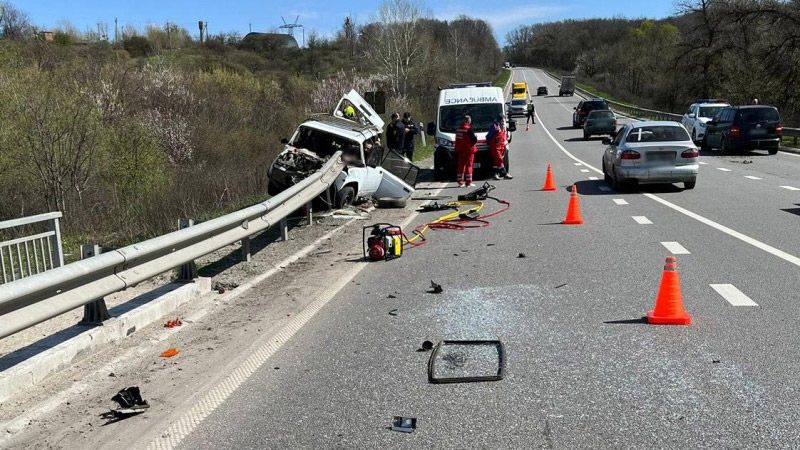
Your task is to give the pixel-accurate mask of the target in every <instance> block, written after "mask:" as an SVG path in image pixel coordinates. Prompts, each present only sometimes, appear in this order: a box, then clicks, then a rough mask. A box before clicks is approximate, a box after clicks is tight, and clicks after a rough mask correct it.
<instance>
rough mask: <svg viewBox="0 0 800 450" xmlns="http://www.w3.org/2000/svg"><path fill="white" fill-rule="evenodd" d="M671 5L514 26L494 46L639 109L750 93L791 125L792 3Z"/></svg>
mask: <svg viewBox="0 0 800 450" xmlns="http://www.w3.org/2000/svg"><path fill="white" fill-rule="evenodd" d="M678 8H679V14H678V15H676V16H673V17H669V18H667V19H663V20H627V19H620V18H615V19H594V20H577V21H576V20H570V21H561V22H554V23H543V24H535V25H526V26H521V27H519V28H517V29H515V30H513V31H511V32H510V33H509V34H508V36H507V38H506V41H507V46H506V47H505V49H504V50H505V52H506V54H507V55H508V57H509V58H511V59H512V60H513V61H515V62H518V63H522V64H530V65H534V66H539V67H545V68H550V69H553V70H556V71H559V72H562V73H567V72H569V73H575V74H577V75H578V76H579V82H584V83H586V84H589V85H593V86H594V87H596V88H598V89H600V90H601V91H605V92H608V93H610V94H612V95H614V96H615V97H618V98H621V99H623V100H626V101H630V102H633V103H637V104H640V105H642V106H645V107H651V108H657V109H665V110H668V111H672V112H678V113H680V112H683V111H684V110H685V108H686V107H687V106H688V105H689V104H690V103H692V102H693V101H694V100H695V99H697V98H725V99H728V100H729V101H731V102H734V103H738V104H747V103H750V102H751V101H752V100H753V99H755V98H757V99H759V101H760V102H761V103H768V104H772V105H775V106H777V107H778V108H779V109H780V111H781V114H782V116H783V117H784V121H785V122H787V123H789V124H791V123H794V124H798V123H800V92H798V91H797V90H796V89H795V88H794V87H795V86H797V82H798V76H800V64H798V63H800V46H798V43H800V27H799V26H798V25H800V2H796V1H779V0H691V1H689V0H687V1H682V2H680V3H679V4H678Z"/></svg>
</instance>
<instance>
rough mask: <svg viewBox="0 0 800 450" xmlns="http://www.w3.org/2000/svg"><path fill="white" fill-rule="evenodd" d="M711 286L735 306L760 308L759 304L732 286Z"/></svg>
mask: <svg viewBox="0 0 800 450" xmlns="http://www.w3.org/2000/svg"><path fill="white" fill-rule="evenodd" d="M709 286H711V289H714V290H715V291H717V294H719V295H721V296H722V298H724V299H725V300H727V301H728V303H730V304H731V305H733V306H758V303H756V302H754V301H753V300H752V299H751V298H750V297H748V296H747V295H745V293H744V292H742V291H740V290H739V289H738V288H737V287H736V286H734V285H732V284H710V285H709Z"/></svg>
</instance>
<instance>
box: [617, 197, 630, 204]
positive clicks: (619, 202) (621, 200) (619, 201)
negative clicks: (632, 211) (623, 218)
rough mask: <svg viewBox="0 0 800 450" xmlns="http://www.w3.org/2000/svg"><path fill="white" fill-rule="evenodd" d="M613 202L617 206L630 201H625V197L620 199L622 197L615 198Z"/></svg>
mask: <svg viewBox="0 0 800 450" xmlns="http://www.w3.org/2000/svg"><path fill="white" fill-rule="evenodd" d="M614 203H616V204H617V205H618V206H622V205H629V204H630V203H628V202H626V201H625V199H622V198H615V199H614Z"/></svg>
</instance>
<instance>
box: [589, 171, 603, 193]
mask: <svg viewBox="0 0 800 450" xmlns="http://www.w3.org/2000/svg"><path fill="white" fill-rule="evenodd" d="M587 172H588V170H587ZM589 179H590V180H599V179H600V178H597V177H589ZM601 190H602V189H601Z"/></svg>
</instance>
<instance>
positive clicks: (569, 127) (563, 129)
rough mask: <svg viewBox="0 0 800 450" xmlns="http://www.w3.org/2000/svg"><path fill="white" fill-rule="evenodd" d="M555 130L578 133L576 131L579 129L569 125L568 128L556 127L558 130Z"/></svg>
mask: <svg viewBox="0 0 800 450" xmlns="http://www.w3.org/2000/svg"><path fill="white" fill-rule="evenodd" d="M556 130H558V131H567V130H572V131H578V130H580V128H575V127H573V126H572V125H569V126H563V127H558V128H556Z"/></svg>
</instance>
